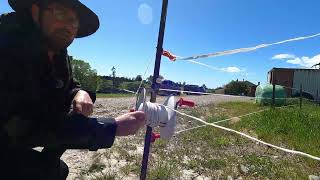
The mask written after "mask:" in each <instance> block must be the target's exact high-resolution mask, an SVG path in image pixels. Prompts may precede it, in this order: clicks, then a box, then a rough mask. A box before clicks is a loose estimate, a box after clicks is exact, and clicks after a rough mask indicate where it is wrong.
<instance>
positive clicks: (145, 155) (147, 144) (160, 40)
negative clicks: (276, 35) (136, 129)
mask: <svg viewBox="0 0 320 180" xmlns="http://www.w3.org/2000/svg"><path fill="white" fill-rule="evenodd" d="M167 9H168V0H163V2H162V11H161V20H160V29H159V36H158V45H157V54H156V60H155V66H154V72H153V80H152V86H151V87H152V89H153V91H152V92H151V99H150V102H156V98H157V92H158V86H157V82H156V80H157V79H158V77H159V72H160V64H161V56H162V52H163V48H162V47H163V38H164V31H165V26H166V18H167ZM151 134H152V127H150V126H147V131H146V136H145V141H144V150H143V159H142V164H141V174H140V179H141V180H145V179H146V177H147V170H148V159H149V152H150V144H151Z"/></svg>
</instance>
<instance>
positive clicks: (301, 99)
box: [300, 83, 302, 110]
mask: <svg viewBox="0 0 320 180" xmlns="http://www.w3.org/2000/svg"><path fill="white" fill-rule="evenodd" d="M301 109H302V83H301V84H300V110H301Z"/></svg>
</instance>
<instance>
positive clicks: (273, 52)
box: [0, 0, 320, 88]
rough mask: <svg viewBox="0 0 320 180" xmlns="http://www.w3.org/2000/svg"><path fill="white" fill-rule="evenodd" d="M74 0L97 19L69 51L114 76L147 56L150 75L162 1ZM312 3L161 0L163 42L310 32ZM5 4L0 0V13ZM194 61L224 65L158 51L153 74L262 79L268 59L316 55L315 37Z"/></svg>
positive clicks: (189, 50)
mask: <svg viewBox="0 0 320 180" xmlns="http://www.w3.org/2000/svg"><path fill="white" fill-rule="evenodd" d="M82 2H83V3H85V4H86V5H87V6H88V7H90V8H91V9H92V10H93V11H95V12H96V13H97V14H98V16H99V17H100V22H101V27H100V29H99V30H98V31H97V33H95V34H94V35H92V36H90V37H86V38H82V39H76V40H75V42H74V43H73V44H72V45H71V46H70V47H69V54H70V55H73V56H74V57H75V58H77V59H82V60H86V61H88V62H89V63H90V64H91V66H92V67H93V68H94V69H97V71H98V74H100V75H109V74H110V73H111V67H112V66H115V67H116V69H117V75H118V76H126V77H135V76H136V75H138V74H143V73H144V71H145V70H146V67H147V64H148V62H150V61H152V64H151V66H150V69H149V71H148V73H147V75H151V74H152V73H153V66H154V59H155V53H156V45H157V38H158V31H159V21H160V14H161V12H160V11H161V5H162V1H161V0H116V1H115V0H113V1H111V0H104V1H92V0H91V1H89V0H83V1H82ZM318 7H320V1H316V0H304V1H301V0H299V1H298V0H281V1H279V0H169V8H168V16H167V25H166V32H165V39H164V49H166V50H169V51H171V52H172V53H173V54H176V55H179V56H183V57H185V56H192V55H198V54H205V53H211V52H216V51H223V50H230V49H235V48H242V47H251V46H255V45H259V44H263V43H272V42H277V41H281V40H286V39H291V38H294V37H300V36H307V35H312V34H317V33H319V32H320V23H319V20H318V17H319V10H318ZM10 11H11V8H10V7H9V6H8V4H7V2H6V1H2V2H1V3H0V13H3V12H10ZM199 62H201V63H205V64H207V65H210V66H214V67H217V68H220V69H224V70H212V69H209V68H206V67H204V66H200V65H197V64H192V63H190V62H187V61H176V62H171V61H169V60H168V59H166V58H162V64H161V75H163V76H164V77H165V78H166V79H170V80H173V81H176V82H183V81H185V82H187V83H189V84H199V85H202V84H206V85H207V87H210V88H214V87H218V86H222V85H224V84H226V83H228V82H229V81H231V80H235V79H241V80H242V79H246V80H249V81H252V82H254V83H257V82H261V83H265V82H266V81H267V72H268V71H269V70H270V69H271V68H273V67H295V68H305V67H310V65H311V64H313V63H315V62H320V37H316V38H313V39H307V40H304V41H296V42H290V43H287V44H282V45H276V46H271V47H269V48H265V49H260V50H257V51H253V52H248V53H241V54H234V55H228V56H221V57H215V58H207V59H199ZM228 67H229V69H228ZM230 70H231V72H228V71H230ZM239 70H240V72H234V71H239Z"/></svg>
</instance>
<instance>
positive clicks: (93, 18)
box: [8, 0, 100, 38]
mask: <svg viewBox="0 0 320 180" xmlns="http://www.w3.org/2000/svg"><path fill="white" fill-rule="evenodd" d="M8 2H9V5H10V6H11V7H12V9H13V10H15V11H20V10H23V9H26V8H30V6H31V5H32V4H33V3H35V2H37V0H8ZM63 3H65V4H68V5H70V6H71V7H72V8H74V10H75V11H76V12H77V14H78V16H79V29H78V33H77V36H76V38H82V37H86V36H90V35H91V34H93V33H95V32H96V31H97V30H98V29H99V26H100V22H99V18H98V16H97V15H96V14H95V13H94V12H93V11H91V10H90V9H89V8H88V7H87V6H85V5H84V4H82V3H81V2H80V1H78V0H65V1H63Z"/></svg>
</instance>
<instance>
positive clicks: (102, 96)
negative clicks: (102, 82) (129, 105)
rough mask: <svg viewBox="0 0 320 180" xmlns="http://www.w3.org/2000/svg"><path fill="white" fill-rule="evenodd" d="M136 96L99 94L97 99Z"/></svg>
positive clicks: (130, 95)
mask: <svg viewBox="0 0 320 180" xmlns="http://www.w3.org/2000/svg"><path fill="white" fill-rule="evenodd" d="M133 96H134V94H131V93H126V94H113V93H110V94H103V93H97V98H120V97H133Z"/></svg>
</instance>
